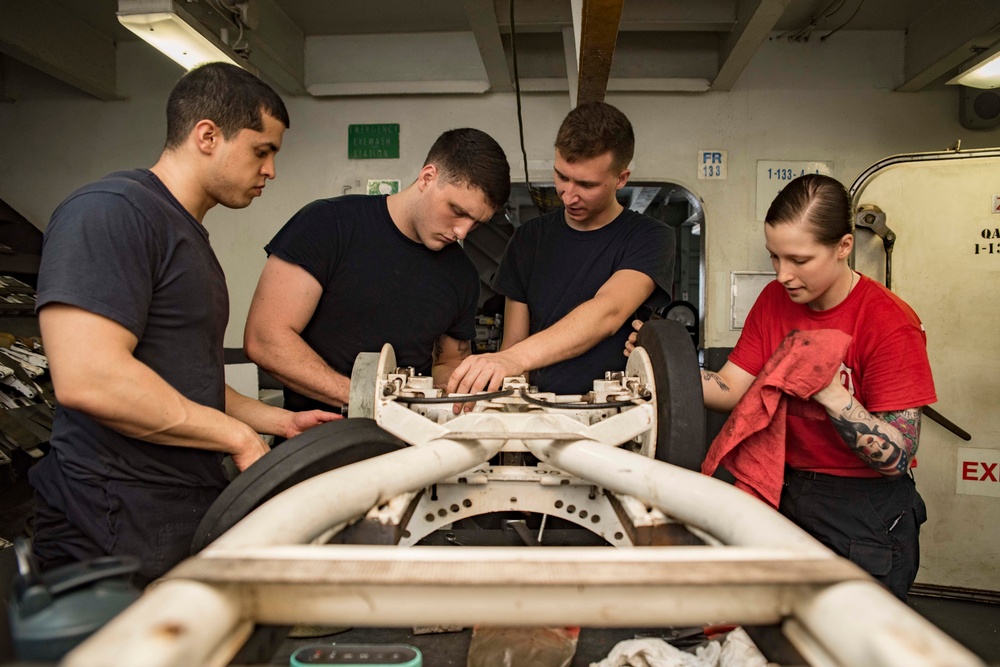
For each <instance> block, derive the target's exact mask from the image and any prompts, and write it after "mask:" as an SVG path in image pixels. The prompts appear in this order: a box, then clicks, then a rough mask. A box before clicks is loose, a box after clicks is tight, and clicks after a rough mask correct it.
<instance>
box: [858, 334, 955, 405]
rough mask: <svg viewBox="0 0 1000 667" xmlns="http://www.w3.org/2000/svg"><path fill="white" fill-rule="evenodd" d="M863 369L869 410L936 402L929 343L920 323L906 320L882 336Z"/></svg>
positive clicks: (863, 380)
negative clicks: (905, 322) (928, 356)
mask: <svg viewBox="0 0 1000 667" xmlns="http://www.w3.org/2000/svg"><path fill="white" fill-rule="evenodd" d="M867 356H868V358H867V359H865V365H864V368H863V371H864V374H863V376H862V383H863V384H862V390H863V392H864V397H863V403H864V406H865V408H867V409H868V411H869V412H886V411H888V410H903V409H906V408H913V407H918V406H923V405H929V404H930V403H935V402H936V401H937V394H936V393H935V390H934V379H933V377H932V375H931V366H930V361H929V360H928V358H927V342H926V338H925V336H924V333H923V331H921V329H920V328H919V326H918V325H915V324H912V323H907V324H904V325H903V326H899V327H897V328H895V329H894V330H892V331H890V332H888V333H887V334H883V333H882V332H880V333H879V339H878V341H877V343H876V344H875V345H874V349H873V350H872V352H871V354H869V355H867Z"/></svg>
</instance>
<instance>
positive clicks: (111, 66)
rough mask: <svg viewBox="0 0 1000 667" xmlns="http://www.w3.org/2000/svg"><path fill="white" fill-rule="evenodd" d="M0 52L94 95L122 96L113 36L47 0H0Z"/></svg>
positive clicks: (115, 97)
mask: <svg viewBox="0 0 1000 667" xmlns="http://www.w3.org/2000/svg"><path fill="white" fill-rule="evenodd" d="M0 53H3V54H5V55H8V56H10V57H11V58H15V59H17V60H20V61H21V62H23V63H25V64H26V65H29V66H31V67H34V68H35V69H37V70H41V71H42V72H45V73H46V74H48V75H49V76H52V77H55V78H56V79H59V80H60V81H63V82H64V83H68V84H69V85H71V86H73V87H74V88H77V89H79V90H82V91H83V92H85V93H87V94H88V95H93V96H94V97H96V98H98V99H101V100H105V101H109V100H120V99H122V98H121V96H120V95H118V89H117V82H116V75H115V43H114V40H113V39H112V38H111V37H110V36H108V35H104V34H103V33H101V32H99V31H97V30H95V29H94V28H91V27H90V26H89V25H88V24H86V23H84V22H83V21H81V20H79V19H77V18H74V16H73V15H72V14H70V13H69V12H67V11H66V10H65V9H63V8H62V7H61V6H59V5H58V4H56V3H54V2H52V0H32V1H31V2H0Z"/></svg>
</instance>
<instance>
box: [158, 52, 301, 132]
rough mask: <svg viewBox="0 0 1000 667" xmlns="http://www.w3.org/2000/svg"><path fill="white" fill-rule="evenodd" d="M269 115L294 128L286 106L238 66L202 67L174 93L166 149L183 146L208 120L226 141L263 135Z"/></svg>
mask: <svg viewBox="0 0 1000 667" xmlns="http://www.w3.org/2000/svg"><path fill="white" fill-rule="evenodd" d="M265 113H266V114H267V115H269V116H271V117H272V118H274V119H276V120H279V121H281V122H282V123H284V125H285V127H289V126H290V123H289V121H288V110H287V109H285V103H284V102H282V101H281V98H280V97H279V96H278V93H276V92H274V90H273V89H272V88H271V87H270V86H269V85H267V84H266V83H264V82H263V81H261V80H260V79H258V78H257V77H256V76H254V75H253V74H251V73H250V72H248V71H246V70H245V69H243V68H241V67H237V66H236V65H230V64H229V63H208V64H206V65H202V66H201V67H198V68H196V69H193V70H191V71H190V72H188V73H187V74H185V75H184V76H183V77H181V80H180V81H178V82H177V85H176V86H174V89H173V90H172V91H170V97H169V98H168V99H167V143H166V148H176V147H177V146H180V145H181V144H182V143H183V142H184V140H185V139H186V138H187V136H188V134H190V133H191V130H192V129H193V128H194V126H195V125H196V124H197V123H198V121H200V120H204V119H208V120H211V121H212V122H214V123H215V124H216V125H218V126H219V129H220V130H221V131H222V136H223V137H225V138H226V139H231V138H232V137H233V136H235V135H236V134H237V133H238V132H239V131H240V130H243V129H250V130H256V131H257V132H260V131H261V130H263V129H264V116H263V114H265Z"/></svg>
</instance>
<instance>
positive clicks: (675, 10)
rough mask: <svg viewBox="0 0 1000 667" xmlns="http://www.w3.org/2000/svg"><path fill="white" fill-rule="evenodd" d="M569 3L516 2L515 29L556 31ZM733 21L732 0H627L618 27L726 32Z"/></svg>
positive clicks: (501, 14)
mask: <svg viewBox="0 0 1000 667" xmlns="http://www.w3.org/2000/svg"><path fill="white" fill-rule="evenodd" d="M507 6H508V5H507V4H506V3H498V4H497V6H496V14H495V16H496V19H497V24H498V25H499V27H500V32H501V33H509V32H510V21H509V16H508V15H507ZM572 21H573V17H572V13H571V10H570V6H569V4H568V3H566V2H564V1H562V2H539V1H538V0H535V1H533V2H525V1H524V0H520V2H518V5H517V31H518V33H529V32H559V31H560V30H562V29H563V28H565V27H566V26H569V25H572ZM735 23H736V13H735V11H734V9H733V0H699V1H698V2H691V0H629V2H628V3H627V4H626V5H625V7H624V9H623V10H622V16H621V21H620V22H619V24H618V29H619V31H621V32H631V31H654V32H659V31H677V32H688V31H705V32H729V31H730V30H731V29H732V27H733V25H735Z"/></svg>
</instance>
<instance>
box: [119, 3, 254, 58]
mask: <svg viewBox="0 0 1000 667" xmlns="http://www.w3.org/2000/svg"><path fill="white" fill-rule="evenodd" d="M118 10H119V11H118V21H119V22H120V23H121V24H122V25H123V26H125V27H126V28H128V29H129V30H131V31H132V32H134V33H135V34H136V35H138V36H139V37H141V38H142V39H144V40H145V41H146V42H149V43H150V44H151V45H152V46H153V47H155V48H156V49H157V50H159V51H160V52H162V53H163V54H165V55H166V56H168V57H169V58H170V59H171V60H173V61H175V62H177V63H178V64H180V65H181V66H182V67H183V68H184V69H186V70H192V69H194V68H195V67H197V66H199V65H203V64H205V63H211V62H225V63H230V64H233V65H238V66H239V67H243V68H244V69H249V70H252V68H251V67H249V66H248V65H247V63H246V61H245V60H243V58H241V57H239V56H238V55H236V53H235V52H234V51H232V50H231V49H230V48H229V47H227V46H226V45H225V44H224V43H222V41H221V40H219V39H218V38H217V37H216V36H215V35H213V34H212V33H211V32H210V31H209V30H208V29H207V28H205V27H204V26H203V25H201V23H199V22H198V21H197V20H196V19H194V18H193V17H191V16H190V15H189V14H188V13H187V12H185V11H184V10H183V9H181V8H180V7H178V6H177V5H176V3H174V2H171V1H166V2H141V1H140V2H132V1H130V0H119V3H118ZM143 10H145V11H143ZM161 10H162V11H161Z"/></svg>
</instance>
